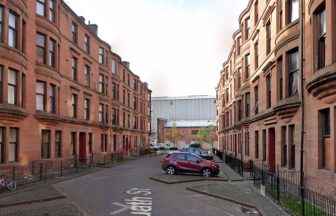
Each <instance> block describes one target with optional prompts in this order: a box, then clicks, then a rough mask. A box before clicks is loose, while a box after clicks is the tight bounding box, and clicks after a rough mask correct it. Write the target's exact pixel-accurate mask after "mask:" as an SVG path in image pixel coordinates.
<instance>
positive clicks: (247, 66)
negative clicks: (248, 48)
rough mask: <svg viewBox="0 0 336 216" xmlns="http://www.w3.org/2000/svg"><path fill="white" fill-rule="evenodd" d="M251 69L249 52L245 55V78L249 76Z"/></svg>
mask: <svg viewBox="0 0 336 216" xmlns="http://www.w3.org/2000/svg"><path fill="white" fill-rule="evenodd" d="M250 71H251V55H250V53H248V54H246V55H245V79H246V80H248V79H249V78H250V75H251V74H250Z"/></svg>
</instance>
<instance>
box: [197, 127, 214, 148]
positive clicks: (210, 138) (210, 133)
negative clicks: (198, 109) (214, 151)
mask: <svg viewBox="0 0 336 216" xmlns="http://www.w3.org/2000/svg"><path fill="white" fill-rule="evenodd" d="M214 129H215V126H214V125H213V124H211V123H209V124H208V125H207V126H206V127H202V128H201V129H200V130H199V131H198V132H197V139H198V141H199V142H207V143H211V147H212V148H213V142H214V141H215V140H217V134H216V131H215V130H214Z"/></svg>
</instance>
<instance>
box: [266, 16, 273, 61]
mask: <svg viewBox="0 0 336 216" xmlns="http://www.w3.org/2000/svg"><path fill="white" fill-rule="evenodd" d="M265 28H266V55H268V54H270V52H271V47H272V30H271V21H268V22H267V23H266V26H265Z"/></svg>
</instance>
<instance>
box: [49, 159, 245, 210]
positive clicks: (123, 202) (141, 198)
mask: <svg viewBox="0 0 336 216" xmlns="http://www.w3.org/2000/svg"><path fill="white" fill-rule="evenodd" d="M162 157H163V156H157V157H148V158H141V159H137V160H134V161H131V162H129V163H126V164H123V165H120V166H117V167H113V168H111V169H105V170H103V171H99V172H95V173H92V174H89V175H86V176H83V177H79V178H75V179H71V180H68V181H64V182H60V183H57V184H55V185H54V186H55V188H57V189H58V190H59V191H61V192H62V193H64V194H65V195H66V196H67V199H69V202H71V203H73V204H75V206H76V207H77V208H79V209H80V210H81V211H82V212H84V213H85V214H86V215H88V216H100V215H117V216H119V215H120V216H121V215H154V216H156V215H157V216H166V215H167V216H175V215H176V216H184V215H185V216H191V215H192V216H194V215H202V216H204V215H207V216H210V215H216V216H219V215H223V216H233V215H234V216H236V215H237V216H239V215H245V214H243V213H242V210H241V207H240V206H239V205H237V204H234V203H231V202H227V201H224V200H221V199H217V198H212V197H209V196H206V195H202V194H198V193H195V192H192V191H188V190H186V189H185V188H186V187H187V186H191V185H200V184H206V183H207V182H204V181H202V182H192V183H181V184H172V185H168V184H164V183H160V182H156V181H153V180H150V179H149V178H148V177H150V176H152V175H154V174H158V173H160V172H161V163H160V160H161V159H162Z"/></svg>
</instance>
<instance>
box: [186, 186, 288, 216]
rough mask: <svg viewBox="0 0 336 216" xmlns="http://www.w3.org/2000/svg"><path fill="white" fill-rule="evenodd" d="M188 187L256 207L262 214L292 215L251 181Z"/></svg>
mask: <svg viewBox="0 0 336 216" xmlns="http://www.w3.org/2000/svg"><path fill="white" fill-rule="evenodd" d="M187 189H188V190H191V191H195V192H198V193H201V194H206V195H209V196H214V197H217V198H220V199H223V200H227V201H231V202H234V203H238V204H241V205H244V206H247V207H250V208H254V209H256V211H257V212H258V213H259V214H260V215H265V216H268V215H272V216H284V215H290V214H288V213H287V212H286V211H284V210H283V209H282V208H281V207H280V206H278V205H276V204H275V203H274V202H273V201H272V200H271V199H270V198H268V197H266V196H264V195H262V194H261V193H260V191H258V190H257V189H256V188H255V187H254V186H253V183H252V182H250V181H243V182H225V183H224V182H218V183H215V184H205V185H197V186H193V187H188V188H187Z"/></svg>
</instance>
